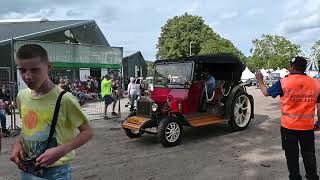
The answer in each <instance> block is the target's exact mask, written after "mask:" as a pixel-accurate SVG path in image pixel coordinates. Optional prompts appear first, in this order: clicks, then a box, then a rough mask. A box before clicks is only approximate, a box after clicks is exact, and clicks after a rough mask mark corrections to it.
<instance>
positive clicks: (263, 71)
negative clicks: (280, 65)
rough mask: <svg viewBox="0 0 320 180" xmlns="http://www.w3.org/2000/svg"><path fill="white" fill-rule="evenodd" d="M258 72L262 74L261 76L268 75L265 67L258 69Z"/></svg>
mask: <svg viewBox="0 0 320 180" xmlns="http://www.w3.org/2000/svg"><path fill="white" fill-rule="evenodd" d="M260 72H261V74H262V75H263V76H269V73H268V72H267V70H265V69H263V68H262V69H260Z"/></svg>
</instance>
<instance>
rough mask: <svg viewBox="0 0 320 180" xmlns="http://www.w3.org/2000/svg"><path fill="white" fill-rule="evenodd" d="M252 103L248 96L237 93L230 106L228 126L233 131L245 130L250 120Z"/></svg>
mask: <svg viewBox="0 0 320 180" xmlns="http://www.w3.org/2000/svg"><path fill="white" fill-rule="evenodd" d="M251 110H252V103H251V101H250V98H249V95H248V94H247V93H246V92H244V91H240V92H238V93H237V94H236V95H235V96H234V99H233V101H232V104H231V114H230V120H229V125H230V127H231V128H232V130H234V131H239V130H243V129H246V128H247V127H248V125H249V123H250V120H251V113H252V111H251Z"/></svg>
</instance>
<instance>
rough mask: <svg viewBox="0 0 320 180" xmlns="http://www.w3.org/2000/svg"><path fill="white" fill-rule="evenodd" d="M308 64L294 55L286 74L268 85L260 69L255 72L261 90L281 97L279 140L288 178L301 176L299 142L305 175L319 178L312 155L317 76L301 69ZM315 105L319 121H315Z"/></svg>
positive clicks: (319, 111) (317, 103)
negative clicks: (308, 74) (312, 75)
mask: <svg viewBox="0 0 320 180" xmlns="http://www.w3.org/2000/svg"><path fill="white" fill-rule="evenodd" d="M306 67H307V61H306V59H305V58H303V57H300V56H297V57H295V58H293V59H292V60H291V61H290V65H289V69H288V70H289V72H290V74H289V76H288V77H285V78H283V79H281V80H279V81H278V82H276V83H275V84H274V85H273V86H272V87H270V88H267V87H266V85H265V84H264V82H263V75H262V74H261V72H260V71H258V72H257V73H256V78H257V80H258V82H259V85H260V88H261V92H262V94H263V95H264V96H272V97H273V98H275V97H277V96H278V95H279V96H280V100H281V113H282V116H281V140H282V149H283V150H284V152H285V156H286V159H287V165H288V170H289V179H291V180H293V179H294V180H300V179H302V178H301V175H300V172H299V144H300V149H301V155H302V158H303V163H304V167H305V170H306V178H307V179H308V180H309V179H310V180H311V179H312V180H313V179H317V180H318V179H319V176H318V175H317V164H316V157H315V145H314V130H319V125H320V121H319V120H320V118H319V117H320V97H319V87H318V83H317V80H316V79H313V78H311V77H309V76H307V75H306V74H305V73H304V72H305V70H306ZM316 106H317V115H318V121H317V122H316V123H315V122H314V113H315V107H316Z"/></svg>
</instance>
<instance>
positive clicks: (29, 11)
mask: <svg viewBox="0 0 320 180" xmlns="http://www.w3.org/2000/svg"><path fill="white" fill-rule="evenodd" d="M1 4H2V5H1V7H0V18H1V19H2V20H5V19H36V18H48V19H49V20H65V19H94V20H96V22H97V23H98V25H99V27H100V28H101V29H102V31H103V32H104V34H105V36H106V38H107V39H108V41H109V43H110V44H111V45H112V46H122V47H124V51H125V53H126V54H128V53H133V52H135V51H139V50H140V51H141V52H142V54H143V56H144V57H145V59H146V60H154V59H155V53H156V44H157V41H158V38H159V36H160V30H161V27H162V26H163V25H164V24H165V23H166V21H167V20H168V19H170V18H173V17H174V16H177V15H182V14H183V13H185V12H188V13H190V14H192V15H199V16H202V17H203V19H204V20H205V22H206V24H208V25H209V26H210V27H212V28H213V30H214V31H215V32H217V33H218V34H220V35H221V36H222V37H224V38H227V39H229V40H231V41H232V42H233V43H234V44H235V46H236V47H238V48H239V49H240V50H241V51H242V52H243V53H244V54H245V55H247V56H248V55H250V49H251V47H252V43H251V42H252V40H253V39H255V38H259V37H261V35H262V34H264V33H270V34H275V35H281V36H285V37H286V38H288V39H289V40H291V41H292V42H294V43H296V44H299V45H301V46H302V47H303V48H304V49H308V48H309V47H310V46H311V45H312V43H314V42H315V41H317V40H320V0H277V1H276V0H269V1H266V0H264V1H262V0H260V1H256V0H241V1H239V0H238V1H237V0H223V1H220V0H219V1H218V0H175V1H169V0H161V1H153V0H131V1H130V0H117V1H116V0H113V1H109V0H91V1H86V0H68V1H65V0H55V1H54V2H52V1H49V0H28V1H25V0H11V1H5V2H2V3H1Z"/></svg>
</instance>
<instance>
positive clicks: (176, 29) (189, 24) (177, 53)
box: [156, 13, 220, 59]
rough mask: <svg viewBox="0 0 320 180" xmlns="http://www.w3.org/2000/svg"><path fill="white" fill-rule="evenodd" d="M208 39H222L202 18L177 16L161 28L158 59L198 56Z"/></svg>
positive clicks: (186, 14)
mask: <svg viewBox="0 0 320 180" xmlns="http://www.w3.org/2000/svg"><path fill="white" fill-rule="evenodd" d="M208 39H220V36H219V35H218V34H217V33H215V32H214V31H213V30H212V29H211V28H210V27H209V26H208V25H206V24H205V22H204V20H203V19H202V17H200V16H193V15H189V14H188V13H185V14H183V15H182V16H175V17H174V18H172V19H169V20H168V21H167V23H166V24H165V25H164V26H163V27H162V28H161V34H160V37H159V39H158V44H157V54H156V57H157V59H172V58H179V57H187V56H189V55H190V52H189V51H190V45H191V54H192V55H197V54H199V52H200V51H201V47H202V45H203V44H204V43H205V42H206V41H207V40H208Z"/></svg>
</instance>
